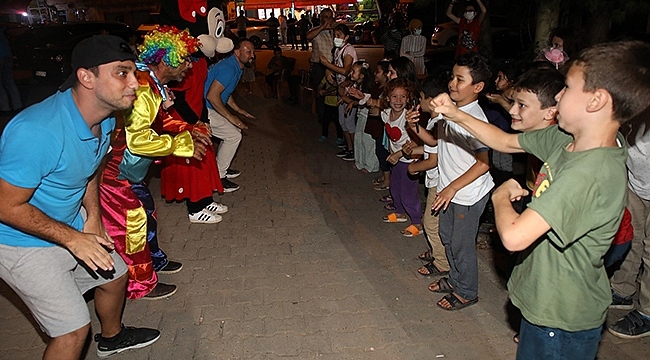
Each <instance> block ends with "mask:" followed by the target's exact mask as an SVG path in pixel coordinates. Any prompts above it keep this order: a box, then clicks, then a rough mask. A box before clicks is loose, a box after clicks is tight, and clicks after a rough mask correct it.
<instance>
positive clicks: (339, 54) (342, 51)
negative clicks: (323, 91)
mask: <svg viewBox="0 0 650 360" xmlns="http://www.w3.org/2000/svg"><path fill="white" fill-rule="evenodd" d="M347 55H350V56H351V57H352V64H354V63H355V62H357V51H356V50H355V48H354V46H352V44H350V43H346V44H345V45H343V46H342V47H340V48H336V50H335V51H334V65H336V66H338V67H343V63H344V59H345V57H346V56H347ZM347 76H348V74H336V83H337V84H341V83H342V82H343V81H345V79H346V78H347Z"/></svg>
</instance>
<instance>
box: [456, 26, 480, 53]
mask: <svg viewBox="0 0 650 360" xmlns="http://www.w3.org/2000/svg"><path fill="white" fill-rule="evenodd" d="M480 33H481V22H480V21H478V19H474V21H472V22H467V19H465V18H461V19H460V23H459V24H458V45H457V46H456V57H458V56H460V55H463V54H465V53H468V52H478V36H479V34H480Z"/></svg>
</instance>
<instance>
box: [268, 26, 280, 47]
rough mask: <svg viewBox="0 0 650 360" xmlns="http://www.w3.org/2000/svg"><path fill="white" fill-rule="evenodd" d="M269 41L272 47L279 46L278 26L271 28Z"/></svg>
mask: <svg viewBox="0 0 650 360" xmlns="http://www.w3.org/2000/svg"><path fill="white" fill-rule="evenodd" d="M269 42H270V43H271V49H273V48H275V47H277V46H278V28H269Z"/></svg>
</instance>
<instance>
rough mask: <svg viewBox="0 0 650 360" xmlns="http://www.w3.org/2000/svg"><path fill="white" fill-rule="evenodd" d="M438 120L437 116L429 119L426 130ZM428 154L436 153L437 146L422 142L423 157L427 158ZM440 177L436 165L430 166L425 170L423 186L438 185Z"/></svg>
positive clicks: (432, 186) (431, 186) (431, 127)
mask: <svg viewBox="0 0 650 360" xmlns="http://www.w3.org/2000/svg"><path fill="white" fill-rule="evenodd" d="M436 122H438V120H437V118H436V119H429V122H428V123H427V130H431V129H433V126H434V125H435V124H436ZM430 154H438V146H437V145H436V146H429V145H427V144H424V158H425V159H428V158H429V156H431V155H430ZM439 178H440V174H439V172H438V167H437V166H436V167H434V168H431V169H429V170H427V172H426V176H425V178H424V186H426V187H427V188H429V189H431V188H434V187H436V186H438V179H439Z"/></svg>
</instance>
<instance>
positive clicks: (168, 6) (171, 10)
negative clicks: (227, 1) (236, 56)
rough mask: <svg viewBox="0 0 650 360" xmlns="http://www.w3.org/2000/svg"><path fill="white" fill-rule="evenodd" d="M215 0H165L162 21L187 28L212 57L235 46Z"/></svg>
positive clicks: (162, 22) (202, 48)
mask: <svg viewBox="0 0 650 360" xmlns="http://www.w3.org/2000/svg"><path fill="white" fill-rule="evenodd" d="M218 3H219V2H218V1H216V0H162V1H161V4H160V24H161V25H174V26H176V27H177V28H179V29H188V30H189V31H190V34H191V35H192V36H194V37H196V38H197V39H199V42H200V43H201V47H200V49H201V52H202V53H203V54H205V56H207V57H209V58H211V57H213V56H214V55H215V53H220V54H225V53H228V52H230V51H232V49H233V46H234V45H233V43H232V40H230V39H228V38H227V37H225V36H224V30H225V28H226V20H225V18H224V16H223V12H222V11H221V9H219V8H218Z"/></svg>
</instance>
